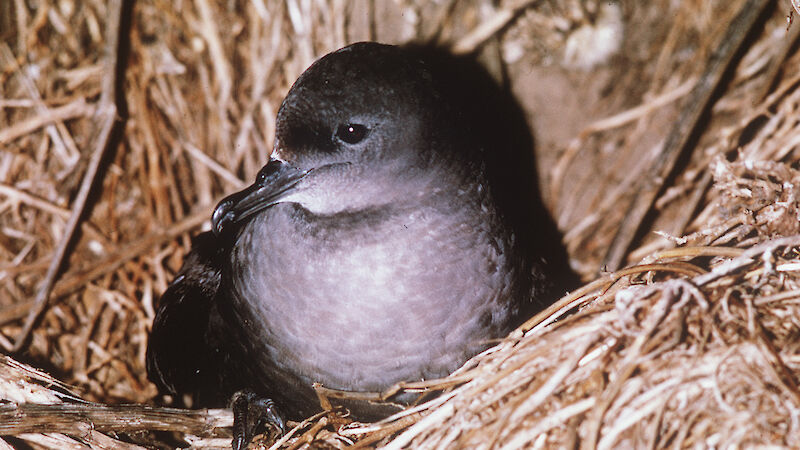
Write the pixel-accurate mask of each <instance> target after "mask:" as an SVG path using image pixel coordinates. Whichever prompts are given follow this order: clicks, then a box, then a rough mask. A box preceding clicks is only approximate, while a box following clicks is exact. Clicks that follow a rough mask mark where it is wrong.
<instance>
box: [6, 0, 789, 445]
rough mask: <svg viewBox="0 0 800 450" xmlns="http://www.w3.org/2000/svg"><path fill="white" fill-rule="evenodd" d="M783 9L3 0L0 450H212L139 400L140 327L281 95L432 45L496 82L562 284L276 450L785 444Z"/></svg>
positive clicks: (212, 435) (246, 164) (254, 158)
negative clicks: (504, 330) (348, 65)
mask: <svg viewBox="0 0 800 450" xmlns="http://www.w3.org/2000/svg"><path fill="white" fill-rule="evenodd" d="M790 7H791V5H790V2H785V4H784V3H782V2H768V1H766V0H760V1H759V0H739V1H735V2H698V1H684V2H671V1H667V0H654V1H652V2H636V1H632V0H631V1H627V0H622V1H619V2H606V1H592V0H586V1H578V0H557V1H548V2H544V1H541V2H540V1H535V0H532V1H516V2H514V1H503V2H481V1H477V2H474V3H464V2H455V1H448V2H441V4H440V3H428V2H416V1H411V0H409V1H374V2H373V1H366V0H364V1H356V2H343V1H336V0H333V1H314V2H312V1H300V0H286V1H285V2H273V1H266V0H252V1H241V2H224V3H219V4H218V3H215V2H209V1H207V0H194V1H191V2H189V1H184V2H176V3H173V2H162V1H159V0H149V1H148V0H140V1H138V2H136V3H135V4H132V3H129V2H118V1H110V2H102V1H99V0H88V1H85V2H73V1H72V0H57V1H56V0H54V1H49V2H48V1H45V2H39V3H38V4H36V5H34V4H32V3H26V2H21V1H20V2H2V3H0V33H2V36H3V39H2V40H0V145H1V146H2V151H0V178H1V179H0V211H2V214H1V215H0V258H2V260H1V261H0V286H1V288H2V292H3V294H2V295H0V345H1V346H2V347H3V348H4V349H5V351H6V352H8V353H9V354H10V353H11V352H14V353H13V354H14V358H15V359H12V358H11V357H8V356H2V357H0V366H2V367H0V399H2V400H3V403H0V436H3V438H2V439H0V447H7V446H9V445H17V444H25V445H30V446H33V447H36V448H82V447H83V446H85V445H89V446H90V447H94V448H109V447H115V448H139V447H138V446H141V445H146V446H159V447H170V446H175V445H177V444H179V443H180V442H181V440H188V441H189V442H191V443H192V444H193V445H195V446H197V447H215V446H225V445H228V444H229V442H230V438H229V430H228V428H227V427H229V426H230V414H229V412H227V411H225V410H213V411H205V410H200V411H189V410H180V409H170V408H163V407H159V406H157V405H158V404H159V403H160V401H159V399H158V393H157V392H156V390H155V388H154V387H153V386H152V384H150V383H149V382H148V381H147V379H146V374H145V371H144V363H143V361H144V349H145V346H146V339H147V331H148V328H149V326H150V323H151V321H152V318H153V314H154V313H153V311H154V305H153V304H154V302H155V299H157V298H158V295H159V294H160V292H162V291H163V290H164V289H165V287H166V284H167V283H168V282H169V280H170V278H171V276H172V275H173V274H174V273H175V271H176V270H177V268H178V266H179V264H180V262H181V260H182V258H183V256H184V255H185V254H186V252H187V250H188V247H189V238H190V236H191V235H192V234H193V233H196V232H197V231H198V230H199V229H201V228H203V227H205V226H207V221H208V218H209V213H210V210H211V208H212V206H213V204H214V202H215V200H216V199H218V198H220V197H221V196H222V195H223V194H224V193H226V192H230V191H232V190H234V189H236V188H240V187H242V186H244V185H245V184H247V180H250V179H252V178H253V176H254V175H255V173H256V171H257V170H258V169H259V168H260V166H261V164H262V163H263V162H264V160H265V158H266V155H268V154H269V149H270V148H271V139H272V135H273V130H274V116H275V111H276V109H277V105H278V103H279V102H280V100H281V98H282V97H283V95H284V94H285V92H286V90H287V89H288V86H289V85H290V83H291V82H292V81H293V80H294V79H295V78H296V77H297V76H298V75H299V74H300V73H301V72H302V70H303V69H304V68H305V67H307V65H308V64H310V63H311V62H312V61H313V59H314V58H315V57H317V56H319V55H322V54H324V53H326V52H328V51H330V50H333V49H335V48H338V47H340V46H343V45H345V44H346V43H349V42H354V41H358V40H364V39H375V40H381V41H384V42H395V43H402V42H409V41H416V42H420V41H425V42H437V43H438V44H439V45H441V46H446V47H449V48H450V49H452V50H453V51H454V52H456V53H469V54H474V55H475V56H476V57H477V58H479V59H480V60H481V61H482V62H483V63H484V64H485V65H486V66H487V67H488V69H489V71H490V72H491V73H493V74H495V75H497V78H498V79H499V80H503V81H504V82H506V83H508V84H509V86H510V89H511V91H512V92H513V93H514V94H515V96H516V97H517V98H518V99H519V101H520V104H521V106H522V107H523V109H525V110H526V111H527V112H528V113H530V116H531V127H532V130H533V132H534V134H535V138H536V142H537V148H536V157H537V161H538V168H539V171H540V187H541V190H542V192H543V197H544V201H545V203H546V204H547V205H548V206H549V207H550V209H551V211H552V213H553V217H554V218H555V220H556V222H557V223H558V226H559V228H560V229H561V230H562V232H563V233H564V243H565V245H566V247H567V249H568V251H569V254H570V262H571V264H572V266H573V267H574V268H575V270H576V271H577V272H578V273H579V274H580V275H581V276H582V277H583V279H584V281H585V282H586V283H587V284H585V285H584V286H583V287H580V288H578V289H576V290H575V291H573V292H571V293H569V294H568V295H567V296H565V297H564V298H563V299H561V300H560V301H558V302H557V303H555V304H554V305H553V307H551V308H550V309H548V310H547V311H544V312H542V313H541V314H539V315H537V316H536V317H533V318H531V319H530V320H529V321H528V322H527V323H526V324H525V325H524V326H523V327H521V328H520V329H518V330H517V331H515V332H514V333H512V335H511V336H509V337H508V338H507V339H505V340H503V341H502V342H500V343H499V344H497V345H496V346H495V347H492V348H490V349H489V350H487V351H486V352H484V353H483V354H481V355H478V356H477V357H475V358H473V359H472V360H471V361H469V362H467V363H466V364H465V366H464V367H463V368H462V369H460V370H459V371H457V372H456V373H454V374H453V375H452V376H450V377H448V378H446V379H443V380H431V381H426V382H420V383H410V384H406V385H402V386H397V387H396V388H397V389H406V390H412V391H425V392H427V391H436V392H438V393H439V395H438V396H431V395H429V394H428V395H426V396H425V397H424V399H423V400H426V402H423V403H420V404H419V405H417V406H415V407H412V408H410V409H409V410H407V411H404V412H402V413H400V414H399V415H397V416H394V417H391V418H388V419H386V420H384V421H381V422H377V423H369V424H363V423H354V422H351V421H350V420H349V419H348V418H347V416H346V413H344V412H342V411H333V412H329V413H325V414H320V415H319V416H315V417H312V418H309V420H307V421H305V422H303V423H300V424H296V425H297V427H296V428H295V429H293V430H292V432H291V433H290V434H289V435H287V436H285V437H284V438H283V439H282V440H280V441H279V442H278V445H285V446H288V447H292V448H298V447H301V446H306V445H307V446H319V447H326V446H327V447H345V446H351V445H355V446H380V445H385V446H387V447H390V448H400V447H407V446H419V447H441V448H444V447H451V446H466V447H479V448H519V447H536V448H549V447H555V448H564V447H566V448H577V447H580V448H595V447H599V448H618V447H622V448H662V447H672V448H682V447H741V446H756V445H775V446H786V447H790V446H792V445H796V443H797V442H800V390H798V377H800V353H798V352H799V351H800V349H799V348H798V347H800V346H799V345H798V342H800V311H799V310H798V308H800V302H798V299H799V298H800V285H798V275H797V274H798V272H799V271H800V255H798V249H800V202H798V196H799V195H800V171H798V160H800V140H798V136H800V124H799V123H800V122H799V121H798V119H797V118H798V117H800V88H798V86H799V85H800V77H798V76H797V74H796V73H795V72H794V71H793V68H794V67H798V63H800V60H798V59H799V58H798V57H797V56H795V55H793V54H792V48H793V47H792V46H793V43H794V42H795V40H796V37H797V36H798V35H799V34H800V31H799V30H800V27H798V26H797V23H795V24H794V25H793V26H792V27H790V28H789V30H788V31H787V29H786V22H785V21H784V20H783V18H784V17H785V16H786V14H787V13H788V12H789V8H790ZM120 17H121V18H122V19H121V20H117V19H119V18H120ZM115 18H116V19H115ZM597 42H602V43H603V45H601V46H594V44H595V43H597ZM553 98H557V99H558V101H553ZM618 230H623V232H619V233H618ZM619 267H625V268H623V269H618V268H619ZM18 361H25V362H26V363H28V364H29V365H28V364H22V363H20V362H18ZM34 366H36V367H39V368H41V369H46V371H47V372H49V373H50V375H48V374H46V373H45V372H42V371H40V370H37V369H33V367H34ZM271 442H272V439H271V438H270V437H269V436H265V437H263V438H262V439H261V440H260V442H259V443H257V445H270V443H271Z"/></svg>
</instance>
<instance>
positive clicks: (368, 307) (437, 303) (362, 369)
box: [229, 204, 515, 390]
mask: <svg viewBox="0 0 800 450" xmlns="http://www.w3.org/2000/svg"><path fill="white" fill-rule="evenodd" d="M470 216H475V215H474V214H472V215H469V214H464V215H463V217H470ZM482 219H484V218H480V217H472V218H471V219H470V220H464V219H463V218H462V217H461V216H460V215H459V214H455V215H454V214H452V212H449V213H448V214H441V213H439V212H437V211H436V210H435V209H429V210H422V211H420V210H416V209H415V210H411V211H373V212H370V213H362V214H353V215H348V214H344V215H337V216H336V217H319V216H314V215H311V214H309V213H308V212H307V211H305V210H303V209H302V208H301V207H299V206H297V205H296V204H279V205H277V206H275V207H273V208H271V209H270V210H268V211H267V212H266V213H264V214H260V215H259V216H257V217H255V218H253V220H252V221H251V222H250V223H249V224H247V225H246V226H245V228H244V229H243V231H242V233H241V235H240V237H239V242H238V245H236V246H234V250H233V252H232V254H231V264H232V266H233V270H231V271H230V272H229V273H232V274H235V275H233V276H232V280H231V283H232V285H233V288H234V292H235V295H234V296H233V297H234V298H233V301H234V302H236V303H237V304H236V305H234V310H236V311H237V312H239V313H240V314H241V315H242V316H243V319H244V321H245V322H246V323H248V324H250V325H249V326H247V327H246V329H247V333H248V334H249V339H251V340H252V342H256V343H257V344H256V347H257V348H258V349H259V350H258V351H259V352H261V353H262V355H264V354H266V356H267V358H266V359H267V360H269V361H270V362H271V363H272V364H274V365H275V366H277V368H278V369H279V370H281V371H286V372H289V373H292V374H294V375H295V376H299V377H300V378H301V379H303V380H304V381H307V382H321V383H323V384H325V385H326V386H328V387H333V388H338V389H350V390H378V389H383V388H385V387H387V386H389V385H391V384H393V383H395V382H397V381H403V380H414V379H422V378H431V377H438V376H443V375H445V374H447V373H449V372H450V371H452V370H454V369H455V368H457V367H458V366H459V365H460V364H461V363H463V361H464V360H465V359H466V358H468V357H469V356H471V355H473V354H475V353H477V352H478V351H480V350H482V349H483V348H484V347H485V346H486V344H487V342H488V340H489V339H493V338H496V337H498V336H499V335H500V334H502V333H505V332H506V331H507V330H505V329H504V327H505V326H506V324H507V323H508V322H509V320H508V315H509V314H511V312H510V307H509V304H510V302H512V301H513V299H511V298H510V297H511V295H512V291H513V284H514V279H513V278H514V276H515V275H514V273H513V271H512V270H509V269H508V267H507V265H508V261H507V255H506V253H507V250H508V249H507V245H508V243H507V241H506V240H504V239H497V238H496V236H498V235H499V236H502V235H503V233H499V234H498V233H497V232H496V230H491V229H490V227H491V220H482ZM491 236H495V237H494V238H492V237H491Z"/></svg>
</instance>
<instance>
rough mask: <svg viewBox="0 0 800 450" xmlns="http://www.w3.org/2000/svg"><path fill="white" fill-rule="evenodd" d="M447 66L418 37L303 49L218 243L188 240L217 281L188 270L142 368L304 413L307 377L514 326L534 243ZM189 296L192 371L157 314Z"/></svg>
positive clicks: (375, 383) (412, 376)
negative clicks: (411, 45) (268, 138)
mask: <svg viewBox="0 0 800 450" xmlns="http://www.w3.org/2000/svg"><path fill="white" fill-rule="evenodd" d="M451 81H452V80H448V79H442V78H440V77H437V70H436V67H433V66H431V63H429V62H428V60H426V59H425V58H422V57H421V53H420V52H417V51H412V50H405V49H400V48H398V47H393V46H384V45H380V44H374V43H360V44H354V45H352V46H349V47H346V48H344V49H342V50H339V51H337V52H334V53H332V54H330V55H328V56H325V57H323V58H322V59H320V60H319V61H318V62H316V63H315V64H314V65H312V66H311V67H310V68H309V69H308V70H307V71H306V72H305V73H304V74H303V75H302V76H301V77H300V78H299V79H298V80H297V82H296V83H295V84H294V86H293V87H292V89H291V90H290V92H289V93H288V95H287V97H286V99H285V100H284V102H283V104H282V106H281V108H280V111H279V112H278V120H277V129H276V143H275V149H274V152H273V155H272V159H271V161H270V163H269V164H268V165H267V166H265V168H264V169H262V172H261V174H260V175H259V178H258V180H257V181H256V183H255V184H254V185H253V186H251V187H250V188H248V189H246V190H245V191H242V192H241V193H237V194H234V195H232V196H230V197H228V198H226V199H225V200H223V201H222V202H221V203H220V205H219V206H218V207H217V209H216V210H215V212H214V229H215V233H216V237H215V238H212V237H211V235H205V237H204V238H203V240H204V241H209V242H212V243H210V244H207V245H210V246H213V248H214V249H213V250H211V251H209V250H208V249H205V250H201V249H194V250H193V254H194V255H195V256H194V257H193V258H194V262H193V263H192V264H194V265H195V266H197V265H198V262H197V259H198V257H197V256H196V255H198V254H204V255H207V257H206V258H204V259H203V262H202V264H201V265H202V267H206V268H208V270H209V272H210V273H212V274H214V275H215V276H214V277H211V278H214V279H215V280H218V282H215V284H214V286H213V289H212V291H213V295H205V294H201V295H197V294H196V293H195V291H198V292H199V291H203V292H205V291H207V290H208V289H200V287H195V286H194V284H192V283H197V284H199V285H202V284H203V282H202V280H200V281H193V279H188V281H187V278H186V277H183V278H181V279H179V280H178V279H176V281H175V282H174V283H173V284H172V285H171V286H170V289H168V291H167V292H166V293H165V295H164V297H163V298H162V305H161V306H160V309H159V313H158V316H159V317H160V318H161V320H160V319H159V317H157V319H156V324H155V325H154V330H153V337H151V342H150V345H149V348H148V371H149V373H150V374H151V378H153V379H154V380H155V381H156V382H157V383H158V384H160V385H161V386H162V387H165V388H167V389H168V390H170V391H173V392H194V393H198V394H201V397H205V398H207V399H208V398H213V397H214V392H213V391H215V390H216V391H217V393H218V394H219V396H224V395H229V394H230V392H228V391H232V390H234V389H241V388H249V389H253V390H255V391H257V392H260V393H262V394H264V395H271V396H274V397H276V399H277V400H278V401H279V403H281V404H282V405H284V409H285V410H287V412H289V414H290V415H292V416H296V415H305V414H308V413H311V412H313V411H314V410H315V409H316V408H317V406H316V403H317V399H316V396H315V395H314V393H313V391H312V389H311V384H312V383H314V382H319V383H322V384H323V385H324V386H326V387H330V388H336V389H345V390H353V391H380V390H382V389H385V388H387V387H389V386H391V385H392V384H394V383H396V382H399V381H412V380H419V379H428V378H433V377H440V376H444V375H446V374H448V373H449V372H451V371H452V370H454V369H456V368H457V367H459V366H460V365H461V364H463V362H464V361H465V360H466V359H467V358H469V357H470V356H472V355H474V354H476V353H477V352H479V351H481V350H482V349H484V348H486V347H487V346H488V345H489V343H490V342H491V341H492V340H493V339H496V338H499V337H502V336H504V335H505V334H506V333H507V332H508V331H510V329H511V328H512V327H513V326H514V325H515V324H516V323H517V322H518V319H519V318H520V314H521V312H522V311H526V310H528V309H529V308H528V307H530V306H531V305H534V304H535V303H534V298H538V299H540V300H541V296H542V294H541V292H542V291H543V286H544V282H543V279H542V273H543V272H542V265H541V264H540V259H541V258H540V257H539V256H536V255H534V254H532V252H535V251H537V249H536V246H535V245H534V244H532V242H531V240H530V239H527V238H526V236H525V235H524V234H525V233H527V232H531V233H532V232H534V230H533V229H530V230H527V229H525V228H524V227H525V224H526V223H530V220H528V221H527V222H526V219H525V217H523V216H525V215H524V214H519V211H515V210H514V208H513V207H510V206H509V205H512V206H513V205H514V200H509V199H508V198H504V197H503V196H506V197H507V196H509V195H513V193H512V192H511V190H510V189H508V188H506V189H504V188H503V186H501V184H502V183H501V182H500V180H501V179H502V178H503V176H498V175H497V173H496V172H493V168H496V167H497V162H498V161H499V160H498V155H497V154H495V153H493V152H495V149H494V148H492V146H491V144H492V143H491V142H488V140H487V139H486V136H491V132H492V130H489V133H488V134H487V133H486V131H487V130H481V129H477V128H476V126H478V127H479V126H480V125H481V124H475V123H473V122H470V118H471V117H472V116H471V115H470V114H471V113H470V112H469V111H466V112H465V111H464V108H462V107H461V106H462V100H461V99H459V98H456V97H455V96H454V95H453V92H452V86H451V85H450V82H451ZM487 125H490V124H487ZM499 131H500V132H505V131H503V130H499ZM496 143H497V142H496ZM499 144H500V145H506V144H505V141H504V140H503V139H500V140H499ZM501 162H502V161H501ZM493 164H494V165H493ZM516 170H519V168H516ZM517 206H520V205H517ZM520 207H522V208H528V205H522V206H520ZM531 218H533V219H534V221H535V220H538V219H539V218H537V217H531V216H530V215H528V219H531ZM541 221H543V222H545V221H547V219H546V218H544V217H542V218H541ZM187 264H188V263H187ZM186 271H187V269H186V268H184V272H186ZM195 272H196V270H195ZM217 276H218V278H217ZM187 283H189V284H190V286H187ZM187 293H189V294H187ZM187 296H192V297H202V298H200V299H199V300H194V299H187V298H186V297H187ZM191 302H195V303H196V304H198V305H204V306H202V308H201V309H202V310H203V311H208V312H207V313H206V314H205V315H203V314H201V316H202V317H201V318H200V320H199V321H197V322H198V324H197V325H189V326H193V327H199V328H201V329H202V333H200V334H202V335H203V336H204V338H203V342H202V343H199V344H198V345H201V346H202V347H203V349H202V350H201V351H200V353H203V352H205V354H206V355H208V356H207V357H206V358H200V359H204V361H202V362H196V361H195V362H193V363H192V364H193V367H194V366H197V370H196V371H195V373H196V375H194V377H192V376H189V375H186V374H185V373H184V372H186V371H183V372H181V370H179V369H176V368H175V367H174V365H175V364H186V361H178V362H177V363H176V362H174V361H172V360H171V358H172V359H174V358H175V355H176V354H180V352H179V351H176V350H175V349H174V347H175V345H176V344H174V343H173V342H171V341H170V339H171V338H170V337H169V335H170V334H171V333H170V332H169V331H167V330H168V329H169V327H176V326H177V325H176V323H177V320H167V319H165V318H166V317H173V318H174V317H176V316H180V313H179V312H176V311H177V309H176V308H177V306H175V305H178V304H181V305H185V304H189V303H191ZM184 308H185V307H184ZM195 334H196V333H195ZM170 355H171V356H170ZM181 358H183V359H186V358H189V359H193V361H194V360H195V359H198V358H197V357H194V356H191V357H182V356H181V357H179V359H181ZM176 373H177V374H178V375H176ZM350 406H354V405H350ZM354 407H355V412H356V413H359V412H361V413H362V414H370V413H371V412H373V411H372V410H371V408H370V407H369V406H366V405H355V406H354Z"/></svg>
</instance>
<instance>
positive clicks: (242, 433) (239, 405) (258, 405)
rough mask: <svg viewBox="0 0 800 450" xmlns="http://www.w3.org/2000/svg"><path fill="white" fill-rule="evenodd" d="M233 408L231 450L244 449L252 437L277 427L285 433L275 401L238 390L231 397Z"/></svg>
mask: <svg viewBox="0 0 800 450" xmlns="http://www.w3.org/2000/svg"><path fill="white" fill-rule="evenodd" d="M231 409H232V410H233V441H232V442H231V448H233V450H244V449H245V448H247V444H249V443H250V441H251V440H252V439H253V437H255V436H257V435H258V434H260V433H262V432H264V431H266V430H267V427H268V426H269V427H271V428H273V429H275V428H277V430H278V431H279V432H280V435H283V434H284V433H286V425H285V422H284V421H283V418H282V417H281V414H280V412H279V411H278V407H277V406H276V405H275V402H274V401H272V400H271V399H269V398H263V397H259V396H258V395H257V394H256V393H255V392H252V391H239V392H237V393H235V394H233V398H231Z"/></svg>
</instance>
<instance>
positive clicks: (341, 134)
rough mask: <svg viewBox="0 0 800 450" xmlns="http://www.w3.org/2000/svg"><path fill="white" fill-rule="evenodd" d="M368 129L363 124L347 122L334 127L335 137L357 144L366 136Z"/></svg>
mask: <svg viewBox="0 0 800 450" xmlns="http://www.w3.org/2000/svg"><path fill="white" fill-rule="evenodd" d="M368 131H369V130H368V129H367V127H365V126H364V125H359V124H357V123H348V124H346V125H339V128H337V129H336V137H337V138H338V139H339V140H341V141H342V142H344V143H347V144H358V143H359V142H361V141H362V140H364V138H365V137H366V136H367V132H368Z"/></svg>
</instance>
